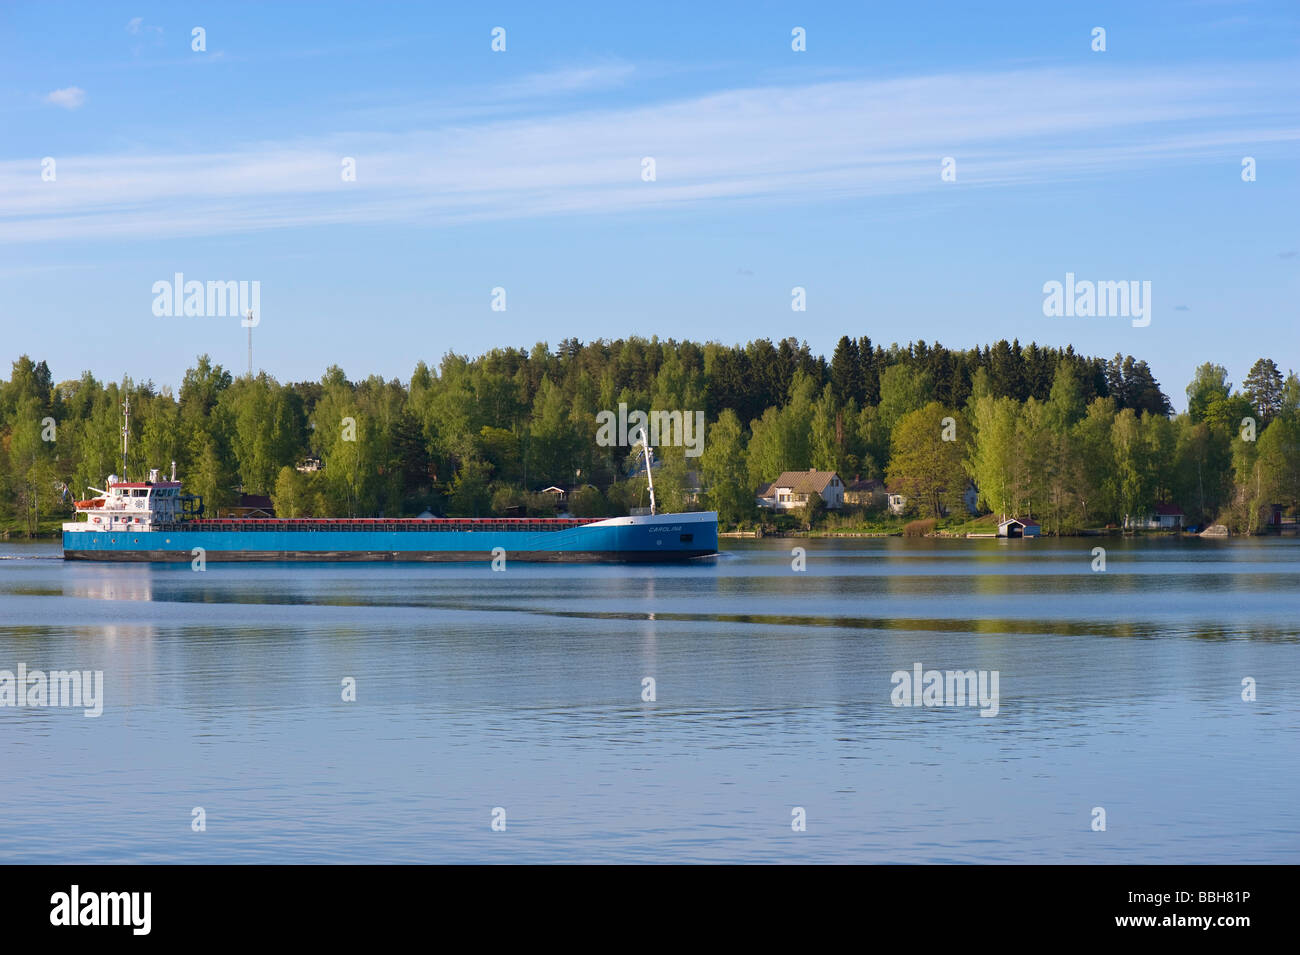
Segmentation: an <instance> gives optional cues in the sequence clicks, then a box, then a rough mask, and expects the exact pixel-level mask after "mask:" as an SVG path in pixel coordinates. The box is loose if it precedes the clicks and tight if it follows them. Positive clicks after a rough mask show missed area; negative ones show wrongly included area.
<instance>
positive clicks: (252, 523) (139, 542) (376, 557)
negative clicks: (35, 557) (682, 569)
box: [63, 405, 718, 562]
mask: <svg viewBox="0 0 1300 955" xmlns="http://www.w3.org/2000/svg"><path fill="white" fill-rule="evenodd" d="M123 411H124V422H125V423H124V425H123V428H122V442H123V445H122V446H123V453H122V461H123V468H122V471H123V475H125V472H126V447H127V441H128V440H129V436H130V408H129V405H128V406H125V407H124V409H123ZM642 441H643V444H642V447H643V451H644V454H645V463H646V474H647V478H648V481H647V484H648V487H649V492H650V507H649V508H648V513H645V514H633V515H632V516H629V517H608V518H599V517H592V518H584V517H553V518H551V517H531V518H530V517H516V518H500V517H490V518H439V517H433V518H384V517H377V518H369V517H363V518H270V519H259V518H207V517H204V514H203V501H202V498H201V497H199V496H198V495H193V494H186V493H184V492H183V488H182V485H181V482H180V481H178V480H176V465H175V463H174V462H173V464H172V472H171V477H170V479H166V480H163V479H160V478H159V474H158V471H157V470H152V471H150V472H149V479H148V480H145V481H128V480H126V478H125V476H123V477H120V478H119V477H118V476H117V475H110V476H109V478H108V480H107V481H105V482H104V483H105V487H104V488H103V489H102V490H100V489H99V488H91V489H90V490H91V491H93V492H94V496H93V497H90V498H88V499H86V500H82V501H77V502H76V508H77V515H78V517H80V518H82V519H81V520H73V521H69V522H67V523H65V524H64V525H63V557H64V559H65V560H105V561H107V560H114V561H159V562H181V561H194V560H196V559H197V558H200V557H201V558H202V559H203V560H204V561H205V562H206V561H492V560H499V559H504V560H506V561H507V562H508V561H512V560H517V561H586V562H668V561H682V560H691V559H693V558H699V557H709V556H713V555H714V554H716V553H717V548H718V515H717V514H716V513H714V512H712V511H699V512H687V513H680V514H660V513H657V511H656V508H655V499H654V478H653V475H652V474H651V471H650V467H651V463H652V462H651V457H652V452H651V449H650V447H649V442H648V440H646V439H645V437H644V435H642Z"/></svg>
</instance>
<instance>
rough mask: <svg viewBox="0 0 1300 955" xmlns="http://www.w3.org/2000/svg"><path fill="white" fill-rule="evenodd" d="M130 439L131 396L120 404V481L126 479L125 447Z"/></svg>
mask: <svg viewBox="0 0 1300 955" xmlns="http://www.w3.org/2000/svg"><path fill="white" fill-rule="evenodd" d="M130 438H131V396H130V395H127V396H126V401H124V402H122V480H123V481H125V480H126V479H127V477H126V447H127V442H128V441H129V440H130Z"/></svg>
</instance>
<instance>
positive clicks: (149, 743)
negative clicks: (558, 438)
mask: <svg viewBox="0 0 1300 955" xmlns="http://www.w3.org/2000/svg"><path fill="white" fill-rule="evenodd" d="M1098 545H1103V546H1105V547H1106V549H1107V555H1106V556H1107V567H1106V570H1105V572H1094V571H1093V570H1092V563H1093V557H1092V554H1091V553H1090V552H1091V549H1092V548H1093V547H1095V546H1098ZM794 546H803V547H805V548H806V549H807V568H806V570H805V571H802V572H798V571H795V570H792V567H791V563H792V557H791V548H792V547H794ZM727 548H728V549H727V552H726V553H725V554H724V555H723V556H722V557H719V558H717V559H714V560H709V561H702V562H698V563H696V564H692V565H690V566H665V567H648V568H647V567H622V566H580V565H556V566H545V565H534V566H530V565H525V564H511V565H509V567H508V568H507V570H506V571H504V572H500V573H496V572H492V571H491V570H490V569H489V567H488V566H487V564H483V565H436V564H432V565H418V564H417V565H410V564H397V565H364V564H357V565H345V564H319V565H303V564H299V565H244V566H240V565H222V564H209V565H208V568H207V570H206V571H205V572H203V573H195V572H193V571H191V569H190V568H189V565H182V566H175V567H172V566H150V565H115V564H94V563H66V564H65V563H64V562H63V561H61V560H60V559H58V555H59V549H58V546H57V545H51V544H37V545H23V544H14V543H2V544H0V556H2V557H3V558H7V559H0V670H10V671H16V670H17V667H18V665H19V664H20V663H23V664H25V665H26V667H27V669H28V670H29V671H31V670H34V669H41V670H45V671H48V670H58V669H65V670H71V669H77V670H91V671H94V670H102V671H103V673H104V700H103V713H102V715H101V716H99V717H97V718H88V717H86V716H84V715H83V711H82V710H81V709H77V708H54V707H46V708H39V707H32V706H26V707H3V708H0V765H3V767H4V769H3V782H0V861H3V862H38V861H39V862H375V861H379V862H443V861H452V862H470V861H484V862H542V861H547V862H552V861H559V862H580V861H608V862H680V861H752V862H769V861H771V862H1075V861H1078V862H1124V863H1137V862H1150V863H1155V862H1163V863H1170V862H1184V863H1185V862H1227V863H1239V862H1290V863H1294V862H1297V861H1300V800H1298V799H1297V796H1296V793H1297V792H1298V791H1300V542H1297V541H1294V540H1227V541H1200V540H1192V541H1173V540H1162V541H1139V542H1125V541H1120V540H1117V539H1115V540H1095V539H1080V540H1067V541H1059V542H1058V541H1053V540H1037V541H1011V542H998V541H991V540H980V541H974V540H971V541H932V540H902V539H882V540H836V541H773V540H765V541H734V542H727ZM918 663H919V664H921V665H922V666H923V668H924V669H925V670H930V669H936V670H954V671H956V670H960V671H966V670H975V671H988V672H989V673H991V672H992V671H997V673H998V711H997V713H996V715H993V716H981V715H980V710H979V708H977V707H972V706H928V707H927V706H915V707H903V706H895V705H893V702H892V701H891V693H892V692H893V691H894V689H895V683H894V682H893V681H892V678H891V675H892V674H893V673H895V671H905V672H907V673H909V674H910V673H911V672H912V671H913V669H914V666H915V664H918ZM646 677H650V678H653V679H654V681H655V686H654V691H655V699H654V700H653V701H646V700H643V698H642V697H643V682H642V681H643V679H644V678H646ZM1248 677H1249V678H1252V679H1253V680H1255V681H1256V685H1257V689H1256V692H1257V699H1255V700H1254V701H1253V702H1247V701H1243V699H1242V695H1243V685H1242V681H1243V679H1245V678H1248ZM346 678H352V679H355V681H356V700H355V702H345V701H344V700H343V699H342V695H343V681H344V680H345V679H346ZM196 807H202V808H203V813H204V819H205V822H206V830H205V831H201V832H196V831H194V830H193V828H192V819H193V818H194V810H195V808H196ZM498 807H499V808H501V809H504V811H505V830H504V831H494V830H493V828H492V822H493V811H494V809H497V808H498ZM795 807H801V808H802V809H803V811H804V814H805V815H806V831H802V832H797V831H794V829H793V828H792V820H794V819H795V816H794V815H793V811H794V810H795ZM1095 807H1100V808H1102V809H1104V810H1105V823H1106V828H1105V830H1104V831H1094V829H1093V820H1094V808H1095ZM498 818H499V814H498Z"/></svg>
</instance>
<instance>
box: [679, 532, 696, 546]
mask: <svg viewBox="0 0 1300 955" xmlns="http://www.w3.org/2000/svg"><path fill="white" fill-rule="evenodd" d="M693 540H695V535H694V534H683V535H682V536H681V541H682V543H683V544H689V543H690V542H691V541H693Z"/></svg>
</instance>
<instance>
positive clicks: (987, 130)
mask: <svg viewBox="0 0 1300 955" xmlns="http://www.w3.org/2000/svg"><path fill="white" fill-rule="evenodd" d="M619 72H620V70H619V69H618V68H611V70H610V71H607V72H606V73H605V74H602V75H582V71H579V73H578V74H575V75H573V76H571V77H568V78H567V79H565V78H560V77H559V76H558V75H552V78H551V79H549V80H542V79H536V78H535V79H534V80H533V81H532V85H533V88H535V89H542V88H546V87H548V86H549V87H550V88H563V87H564V86H565V85H566V84H569V85H570V86H572V87H573V88H575V89H580V88H583V87H584V85H585V86H590V85H592V84H595V83H600V82H610V81H613V80H614V78H615V76H616V75H617V74H618V73H619ZM624 72H625V71H624ZM1276 72H1277V71H1275V73H1276ZM1267 75H1269V74H1268V73H1267V71H1263V70H1258V69H1257V70H1254V71H1253V72H1252V71H1242V72H1241V73H1240V74H1235V75H1234V74H1230V73H1223V74H1221V75H1216V74H1215V73H1214V72H1213V71H1209V70H1205V69H1199V70H1195V71H1191V70H1185V71H1159V72H1157V71H1145V72H1119V71H1116V72H1106V73H1103V72H1101V71H1098V70H1084V71H1077V72H1072V71H1062V70H1032V71H1019V72H1006V73H992V74H963V75H941V76H927V77H915V78H907V79H895V80H843V81H836V82H825V83H816V84H810V85H801V86H780V87H764V88H755V89H741V90H729V91H723V92H718V93H714V94H710V95H705V96H697V97H694V98H690V99H681V100H675V101H671V102H663V103H657V104H651V105H639V106H634V107H624V108H610V109H599V110H596V109H586V110H576V109H575V110H570V111H568V112H561V113H559V114H554V113H552V114H549V115H547V116H545V117H540V118H539V117H536V116H531V117H526V118H511V119H499V118H498V119H495V120H479V121H475V122H467V123H444V124H441V125H437V126H435V127H433V128H427V129H415V130H411V131H409V132H401V133H370V132H368V133H364V134H362V133H349V134H339V135H335V136H328V137H320V138H316V139H313V140H310V141H293V142H264V143H260V144H250V145H248V146H245V147H241V148H239V149H237V150H222V151H215V150H214V151H209V152H203V153H172V152H168V153H159V154H155V155H134V154H132V155H111V156H67V157H60V159H59V178H58V182H57V184H56V183H44V182H41V180H40V178H39V176H38V175H35V174H34V173H33V172H32V170H31V169H30V168H29V164H20V163H16V162H9V163H3V164H0V224H2V227H0V236H2V237H3V238H7V239H9V240H11V241H42V240H59V239H69V238H86V237H113V238H117V237H144V236H147V237H160V236H177V235H207V234H218V233H233V232H252V231H259V230H266V229H277V228H287V227H295V226H310V225H328V224H332V223H377V222H420V223H425V224H439V223H457V222H464V221H474V220H490V219H512V218H514V219H517V218H529V217H539V216H554V215H579V214H592V215H597V214H607V213H624V212H631V211H638V210H651V209H656V208H671V207H690V206H698V205H702V204H708V203H721V202H736V201H750V202H754V201H764V202H770V201H798V202H819V201H831V200H844V199H853V198H863V197H871V196H883V195H898V194H907V193H919V192H924V191H927V190H930V191H934V190H939V189H952V188H969V187H972V186H974V187H985V188H988V187H1009V186H1015V185H1020V184H1025V183H1035V182H1044V181H1052V180H1054V179H1065V178H1077V177H1079V176H1099V175H1108V174H1113V173H1115V172H1117V171H1121V172H1123V173H1124V174H1126V175H1127V174H1129V173H1131V172H1132V171H1133V170H1134V169H1135V168H1151V167H1160V166H1162V165H1164V166H1170V165H1173V164H1178V163H1188V162H1203V161H1209V160H1213V161H1229V160H1231V163H1232V164H1233V165H1234V166H1235V163H1236V162H1237V161H1238V159H1239V157H1240V156H1241V155H1243V153H1242V152H1241V149H1242V148H1243V147H1245V146H1250V147H1252V148H1257V147H1259V146H1260V145H1261V144H1264V143H1281V142H1289V143H1293V142H1297V141H1300V109H1298V108H1297V105H1296V104H1297V103H1300V97H1297V96H1296V92H1297V90H1296V88H1295V87H1296V85H1297V84H1296V81H1295V80H1294V79H1292V80H1290V81H1289V85H1288V84H1287V83H1279V81H1276V80H1275V81H1271V82H1266V81H1265V80H1263V79H1260V78H1259V77H1263V76H1267ZM344 156H351V157H355V159H356V169H357V178H356V182H344V181H342V179H341V177H340V175H339V172H340V163H341V160H342V158H343V157H344ZM645 156H653V157H654V158H655V161H656V166H657V181H655V182H644V181H642V179H641V160H642V157H645ZM944 156H953V157H955V158H956V160H957V183H956V184H945V183H941V182H940V178H939V172H940V160H941V158H942V157H944ZM1234 157H1235V158H1234Z"/></svg>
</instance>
